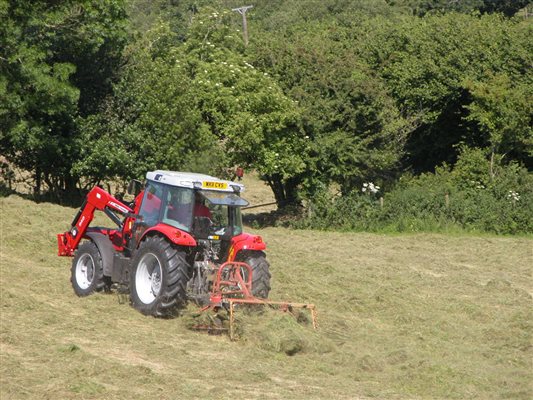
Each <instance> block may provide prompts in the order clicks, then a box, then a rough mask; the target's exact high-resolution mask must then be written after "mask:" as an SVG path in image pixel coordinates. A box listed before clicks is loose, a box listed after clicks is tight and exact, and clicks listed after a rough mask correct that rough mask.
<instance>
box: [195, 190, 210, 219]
mask: <svg viewBox="0 0 533 400" xmlns="http://www.w3.org/2000/svg"><path fill="white" fill-rule="evenodd" d="M194 216H195V217H207V218H209V219H211V211H209V208H208V207H207V206H206V205H205V200H204V199H203V197H202V195H201V194H200V193H198V192H196V193H195V194H194Z"/></svg>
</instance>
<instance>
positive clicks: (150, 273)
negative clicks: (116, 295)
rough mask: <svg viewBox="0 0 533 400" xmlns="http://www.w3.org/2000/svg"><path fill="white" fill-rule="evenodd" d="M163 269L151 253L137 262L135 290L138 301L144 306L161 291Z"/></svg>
mask: <svg viewBox="0 0 533 400" xmlns="http://www.w3.org/2000/svg"><path fill="white" fill-rule="evenodd" d="M162 277H163V269H162V268H161V263H160V262H159V259H158V258H157V257H156V256H155V254H153V253H147V254H145V255H144V256H143V257H142V258H141V261H139V265H138V267H137V272H136V274H135V288H136V291H137V295H138V296H139V300H141V301H142V302H143V303H144V304H150V303H152V302H153V301H154V300H155V299H156V298H157V296H158V295H159V292H160V291H161V279H162Z"/></svg>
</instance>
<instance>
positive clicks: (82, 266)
mask: <svg viewBox="0 0 533 400" xmlns="http://www.w3.org/2000/svg"><path fill="white" fill-rule="evenodd" d="M128 191H129V192H130V193H132V194H135V200H134V201H133V202H132V203H131V204H124V203H123V202H122V201H120V200H118V199H116V198H115V197H113V196H112V195H110V194H109V193H108V192H106V191H105V190H103V189H101V188H99V187H95V188H93V189H92V190H91V191H90V192H89V194H88V195H87V197H86V199H85V201H84V203H83V205H82V206H81V208H80V210H79V211H78V213H77V214H76V216H75V217H74V220H73V221H72V226H71V228H70V230H69V231H67V232H64V233H60V234H58V235H57V243H58V255H60V256H74V259H73V262H72V268H71V282H72V287H73V288H74V292H75V293H76V294H77V295H78V296H87V295H90V294H92V293H94V292H98V291H101V290H106V291H110V290H112V289H114V288H116V289H117V290H119V291H121V292H123V293H129V296H130V302H131V305H132V306H133V307H134V308H135V309H137V310H139V311H140V312H141V313H143V314H145V315H152V316H155V317H170V316H174V315H176V313H177V311H178V310H179V309H180V308H181V307H183V306H184V305H185V304H186V303H187V301H189V300H191V301H194V302H195V303H197V304H199V305H200V306H202V307H203V308H202V310H203V311H206V312H209V311H210V310H214V311H219V310H221V309H224V310H226V311H227V312H228V313H229V315H230V318H229V320H230V324H229V331H230V332H229V333H230V336H231V338H232V339H233V325H234V307H235V305H237V304H263V305H271V306H274V307H277V308H280V309H282V310H284V311H291V310H292V309H294V308H298V309H308V310H309V311H310V313H311V320H312V323H313V327H315V328H316V310H315V307H314V305H312V304H301V303H289V302H275V301H270V300H267V298H268V294H269V292H270V266H269V264H268V262H267V260H266V256H265V253H264V250H265V248H266V245H265V243H264V242H263V240H262V238H261V236H258V235H251V234H247V233H244V232H243V229H242V219H241V208H242V207H245V206H247V205H248V202H247V201H246V200H244V199H243V198H242V197H241V196H240V194H241V192H243V191H244V186H243V185H242V184H240V183H236V182H231V181H226V180H221V179H217V178H214V177H212V176H208V175H202V174H194V173H183V172H171V171H153V172H148V173H147V175H146V185H145V187H144V189H143V190H141V184H140V182H138V181H132V183H131V184H130V187H129V190H128ZM96 210H100V211H103V212H104V213H105V214H106V215H107V216H108V217H109V218H110V219H111V220H112V221H113V222H114V223H115V225H116V227H115V228H103V227H90V226H89V225H90V224H91V222H92V220H93V218H94V213H95V211H96ZM82 240H83V242H82Z"/></svg>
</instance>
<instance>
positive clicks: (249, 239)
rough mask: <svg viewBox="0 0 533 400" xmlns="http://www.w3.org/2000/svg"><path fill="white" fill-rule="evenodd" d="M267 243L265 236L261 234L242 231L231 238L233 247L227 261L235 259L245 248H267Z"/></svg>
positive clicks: (258, 249)
mask: <svg viewBox="0 0 533 400" xmlns="http://www.w3.org/2000/svg"><path fill="white" fill-rule="evenodd" d="M265 249H266V244H265V242H263V238H262V237H261V236H259V235H250V234H249V233H242V234H240V235H237V236H235V237H233V238H232V239H231V247H230V249H229V253H228V260H227V261H234V260H235V258H236V257H237V255H238V254H239V252H241V251H244V250H257V251H261V250H265Z"/></svg>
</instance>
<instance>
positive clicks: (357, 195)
mask: <svg viewBox="0 0 533 400" xmlns="http://www.w3.org/2000/svg"><path fill="white" fill-rule="evenodd" d="M379 197H383V205H381V204H380V200H379ZM309 207H310V210H309V212H308V213H307V215H306V217H305V218H303V219H301V220H299V221H297V222H296V223H295V224H294V225H295V226H297V227H308V228H315V229H346V230H371V231H393V232H404V231H409V232H418V231H449V230H458V229H459V230H466V231H477V232H492V233H498V234H514V233H533V220H532V219H531V216H532V215H533V175H532V174H530V173H528V172H527V170H526V169H524V168H521V167H520V166H518V165H517V164H513V163H512V164H509V165H498V166H494V165H492V166H491V162H490V161H489V160H488V159H487V157H486V156H485V154H484V153H483V151H482V150H479V149H473V150H472V149H469V150H466V151H463V153H462V156H461V157H460V159H459V161H458V163H457V164H456V166H455V168H454V169H453V170H451V169H449V168H448V167H446V166H444V167H442V168H440V169H437V171H436V172H435V173H427V174H423V175H420V176H417V177H410V176H404V177H402V179H400V181H399V183H398V184H397V185H396V187H395V188H393V189H392V190H391V191H390V192H388V193H386V194H383V196H382V195H381V194H380V193H379V191H378V192H376V193H371V192H369V191H365V192H363V191H362V190H361V189H358V190H354V191H353V192H352V193H351V194H350V195H346V196H331V195H330V194H328V191H327V190H325V189H322V190H320V191H319V193H318V194H317V195H315V196H314V197H313V198H312V199H310V201H309Z"/></svg>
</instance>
